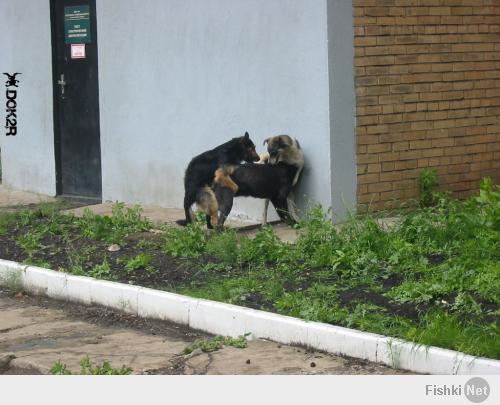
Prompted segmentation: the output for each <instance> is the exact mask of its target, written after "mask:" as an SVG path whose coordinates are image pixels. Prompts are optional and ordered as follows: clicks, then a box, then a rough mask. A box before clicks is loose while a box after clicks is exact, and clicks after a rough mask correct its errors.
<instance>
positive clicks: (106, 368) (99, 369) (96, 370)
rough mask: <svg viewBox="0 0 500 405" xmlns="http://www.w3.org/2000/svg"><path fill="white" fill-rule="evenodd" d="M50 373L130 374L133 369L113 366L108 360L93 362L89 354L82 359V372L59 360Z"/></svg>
mask: <svg viewBox="0 0 500 405" xmlns="http://www.w3.org/2000/svg"><path fill="white" fill-rule="evenodd" d="M49 373H50V374H52V375H73V374H80V375H128V374H130V373H132V369H131V368H130V367H125V366H122V367H120V368H116V367H113V366H111V364H110V363H109V362H108V361H104V362H103V363H102V364H101V365H99V364H93V363H92V362H91V361H90V358H89V357H88V356H85V357H84V358H82V359H81V360H80V372H79V373H74V372H72V371H71V370H69V369H68V368H67V366H66V364H64V363H61V361H57V362H56V363H54V365H53V366H52V367H51V369H50V370H49Z"/></svg>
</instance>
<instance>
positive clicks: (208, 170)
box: [177, 132, 259, 225]
mask: <svg viewBox="0 0 500 405" xmlns="http://www.w3.org/2000/svg"><path fill="white" fill-rule="evenodd" d="M258 160H259V155H258V154H257V152H255V145H254V143H253V142H252V140H251V139H250V136H249V135H248V132H245V135H244V136H241V137H238V138H233V139H231V140H230V141H228V142H226V143H224V144H222V145H220V146H217V147H216V148H215V149H212V150H209V151H207V152H203V153H202V154H201V155H198V156H196V157H194V158H193V159H192V160H191V162H189V165H188V167H187V169H186V174H185V176H184V212H185V215H186V221H185V222H184V221H177V222H178V223H179V224H181V225H185V224H188V223H190V222H192V216H191V206H192V205H193V203H194V202H195V201H197V200H200V199H201V200H202V199H203V195H202V194H203V191H202V190H203V189H204V188H205V187H206V186H208V185H211V184H212V181H213V179H214V172H215V171H216V170H217V168H218V167H221V166H222V165H226V164H233V165H236V164H239V163H241V162H243V161H245V162H248V163H250V162H257V161H258ZM226 180H227V183H226V186H229V187H231V188H233V189H234V187H235V186H234V183H232V182H231V179H230V178H229V179H228V178H226ZM208 216H209V215H208V214H207V224H208V223H210V220H209V218H208Z"/></svg>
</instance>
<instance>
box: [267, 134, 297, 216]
mask: <svg viewBox="0 0 500 405" xmlns="http://www.w3.org/2000/svg"><path fill="white" fill-rule="evenodd" d="M266 143H267V154H261V155H260V161H259V162H258V163H267V164H271V165H275V164H277V163H280V162H283V163H286V164H288V165H291V166H295V167H296V168H297V173H296V174H295V177H294V179H293V181H292V186H295V185H296V184H297V182H298V180H299V177H300V174H301V173H302V169H303V168H304V152H302V149H301V147H300V144H299V141H297V139H295V138H293V137H291V136H289V135H277V136H271V137H269V138H267V139H265V140H264V145H265V144H266ZM293 200H294V195H293V191H292V192H291V193H290V194H289V196H288V198H287V202H288V211H289V212H290V214H291V215H292V217H293V218H294V220H296V221H297V220H298V215H297V211H296V210H295V202H294V201H293ZM268 207H269V200H265V202H264V214H263V216H262V224H263V225H266V224H267V211H268Z"/></svg>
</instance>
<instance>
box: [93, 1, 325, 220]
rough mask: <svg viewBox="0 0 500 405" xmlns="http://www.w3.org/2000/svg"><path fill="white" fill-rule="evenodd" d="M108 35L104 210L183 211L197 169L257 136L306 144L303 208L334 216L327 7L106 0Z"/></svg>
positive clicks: (244, 208) (250, 204)
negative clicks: (220, 148) (204, 156)
mask: <svg viewBox="0 0 500 405" xmlns="http://www.w3.org/2000/svg"><path fill="white" fill-rule="evenodd" d="M97 24H98V45H99V83H100V86H99V91H100V116H101V145H102V171H103V198H104V199H109V200H124V201H137V202H142V203H147V204H158V205H162V206H173V207H181V206H182V198H183V181H182V179H183V175H184V169H185V167H186V166H187V164H188V162H189V160H190V159H191V158H192V157H193V156H195V155H197V154H199V153H201V152H203V151H204V150H207V149H211V148H213V147H214V146H216V145H218V144H221V143H223V142H225V141H226V140H228V139H229V138H231V137H234V136H239V135H241V134H242V133H243V132H244V131H245V130H248V131H249V132H250V135H251V137H252V139H253V140H254V141H255V143H256V144H257V146H258V150H259V151H264V147H263V146H262V141H263V140H264V139H265V138H266V137H268V136H270V135H274V134H280V133H288V134H291V135H294V136H296V137H297V138H298V139H299V141H300V142H301V144H302V146H303V148H304V152H305V156H306V169H305V171H304V174H303V178H302V181H301V183H300V189H299V191H298V194H299V196H300V195H306V196H307V198H309V199H311V200H313V201H318V202H321V203H322V204H323V205H324V206H326V207H329V206H330V205H331V189H330V184H331V182H330V165H331V160H330V121H329V85H328V42H327V39H328V38H327V14H326V1H325V0H321V1H304V0H210V1H206V0H168V1H165V0H149V1H148V2H142V1H140V0H106V1H98V2H97ZM241 200H243V199H241ZM247 200H248V201H238V202H237V204H236V205H235V209H234V212H236V213H242V212H243V213H245V214H246V215H248V216H249V217H254V218H260V215H261V209H262V202H261V201H258V200H254V199H247ZM304 201H305V199H302V203H304Z"/></svg>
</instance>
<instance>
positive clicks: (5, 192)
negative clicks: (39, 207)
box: [0, 184, 55, 208]
mask: <svg viewBox="0 0 500 405" xmlns="http://www.w3.org/2000/svg"><path fill="white" fill-rule="evenodd" d="M47 201H55V198H54V197H50V196H48V195H43V194H36V193H30V192H27V191H19V190H12V189H11V188H9V187H7V186H4V185H3V184H0V208H9V207H15V206H19V205H30V204H39V203H41V202H47Z"/></svg>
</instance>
